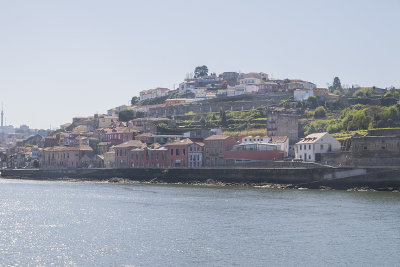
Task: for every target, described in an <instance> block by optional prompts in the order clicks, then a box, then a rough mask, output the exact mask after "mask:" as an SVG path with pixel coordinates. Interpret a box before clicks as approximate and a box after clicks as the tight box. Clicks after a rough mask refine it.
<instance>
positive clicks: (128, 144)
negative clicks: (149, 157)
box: [115, 140, 146, 148]
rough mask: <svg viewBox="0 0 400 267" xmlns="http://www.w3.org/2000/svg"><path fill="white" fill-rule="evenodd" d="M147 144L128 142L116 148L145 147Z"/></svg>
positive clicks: (134, 141) (137, 141) (136, 141)
mask: <svg viewBox="0 0 400 267" xmlns="http://www.w3.org/2000/svg"><path fill="white" fill-rule="evenodd" d="M145 146H146V144H144V143H142V142H141V141H139V140H129V141H128V142H125V143H122V144H120V145H116V146H115V147H116V148H123V147H139V148H141V147H145Z"/></svg>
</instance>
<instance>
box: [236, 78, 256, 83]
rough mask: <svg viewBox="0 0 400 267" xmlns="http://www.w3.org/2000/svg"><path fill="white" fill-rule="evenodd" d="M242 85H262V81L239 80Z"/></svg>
mask: <svg viewBox="0 0 400 267" xmlns="http://www.w3.org/2000/svg"><path fill="white" fill-rule="evenodd" d="M239 83H240V84H253V85H254V84H260V83H261V79H257V78H244V79H241V80H239Z"/></svg>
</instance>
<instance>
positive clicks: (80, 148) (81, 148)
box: [43, 146, 93, 152]
mask: <svg viewBox="0 0 400 267" xmlns="http://www.w3.org/2000/svg"><path fill="white" fill-rule="evenodd" d="M77 150H78V151H93V149H92V148H91V147H90V146H76V147H75V146H74V147H69V146H53V147H46V148H45V149H43V151H50V152H52V151H53V152H58V151H77Z"/></svg>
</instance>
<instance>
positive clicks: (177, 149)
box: [165, 138, 193, 168]
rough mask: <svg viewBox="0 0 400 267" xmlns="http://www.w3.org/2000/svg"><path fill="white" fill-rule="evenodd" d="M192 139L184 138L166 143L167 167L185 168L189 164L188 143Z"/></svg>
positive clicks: (190, 142)
mask: <svg viewBox="0 0 400 267" xmlns="http://www.w3.org/2000/svg"><path fill="white" fill-rule="evenodd" d="M191 144H193V141H192V140H190V139H188V138H186V139H183V140H179V141H175V142H171V143H167V144H166V145H165V147H166V148H167V149H168V152H167V157H168V162H167V164H168V167H169V168H187V167H188V166H189V160H188V155H189V145H191Z"/></svg>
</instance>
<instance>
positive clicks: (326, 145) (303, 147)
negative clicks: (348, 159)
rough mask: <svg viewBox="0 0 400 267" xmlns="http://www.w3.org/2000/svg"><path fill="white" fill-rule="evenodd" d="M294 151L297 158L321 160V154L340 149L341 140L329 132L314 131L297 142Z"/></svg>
mask: <svg viewBox="0 0 400 267" xmlns="http://www.w3.org/2000/svg"><path fill="white" fill-rule="evenodd" d="M294 151H295V156H296V158H297V159H302V160H304V161H320V160H321V154H324V153H329V152H335V151H340V142H339V141H338V140H336V139H335V138H334V137H333V136H332V135H330V134H329V133H313V134H309V135H307V136H306V137H305V138H303V139H301V140H300V141H299V142H297V143H296V144H295V145H294Z"/></svg>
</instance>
